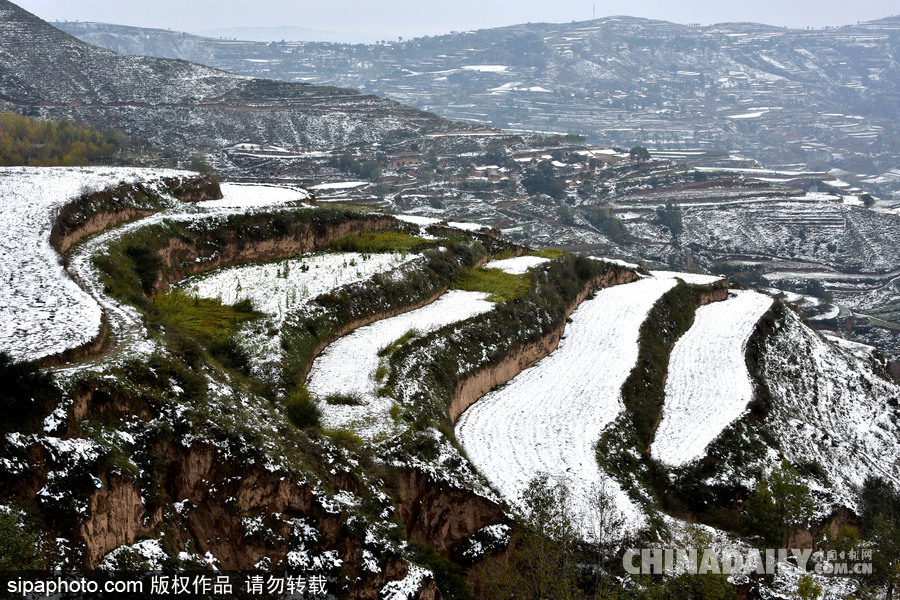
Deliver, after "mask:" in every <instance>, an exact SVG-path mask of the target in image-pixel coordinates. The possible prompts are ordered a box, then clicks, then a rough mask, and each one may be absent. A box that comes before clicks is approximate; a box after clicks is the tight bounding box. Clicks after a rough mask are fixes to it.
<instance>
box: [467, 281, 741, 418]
mask: <svg viewBox="0 0 900 600" xmlns="http://www.w3.org/2000/svg"><path fill="white" fill-rule="evenodd" d="M637 277H638V276H637V274H636V273H635V272H634V271H630V270H626V269H613V270H610V271H608V272H607V273H605V274H603V275H601V276H598V277H595V278H593V279H591V280H590V281H588V282H587V283H586V284H585V285H584V287H583V288H582V290H581V292H579V294H578V296H577V297H576V298H575V301H574V302H572V303H571V304H570V305H569V306H568V307H567V308H566V312H565V318H566V319H568V318H569V316H570V315H571V314H572V313H573V312H575V309H576V308H578V306H579V305H580V304H581V303H582V302H583V301H584V299H585V298H587V297H588V296H589V295H590V294H592V293H594V292H595V291H596V290H598V289H601V288H605V287H610V286H613V285H619V284H622V283H629V282H631V281H634V280H636V279H637ZM726 294H727V291H726ZM565 329H566V323H565V321H563V322H562V323H560V325H559V326H558V327H557V328H556V329H554V330H553V331H551V332H550V333H549V334H548V335H546V336H544V337H543V338H541V339H540V340H538V341H537V342H532V343H528V344H522V345H520V346H518V347H516V348H514V349H513V350H512V352H510V353H509V354H508V355H507V356H506V358H505V359H503V360H502V361H500V362H498V363H497V364H493V365H489V366H487V367H485V368H483V369H480V370H478V371H476V372H475V373H472V374H470V375H469V376H467V377H465V378H464V379H462V380H461V381H460V382H459V383H458V384H457V386H456V391H455V393H454V394H453V399H452V400H451V402H450V419H451V420H452V421H453V422H456V419H457V418H459V416H460V415H461V414H463V412H465V410H466V409H467V408H469V407H470V406H471V405H472V404H473V403H474V402H475V401H476V400H478V399H479V398H481V397H482V396H483V395H485V394H486V393H487V392H489V391H490V390H491V389H493V388H494V387H496V386H498V385H503V384H504V383H506V382H507V381H509V380H510V379H512V378H513V377H515V376H516V375H518V374H519V373H521V372H522V371H524V370H525V369H527V368H528V367H530V366H531V365H533V364H535V363H536V362H538V361H539V360H541V359H542V358H544V357H545V356H547V355H548V354H550V353H551V352H553V351H554V350H556V348H557V346H559V341H560V340H561V339H562V336H563V333H565Z"/></svg>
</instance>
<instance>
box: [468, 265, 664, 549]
mask: <svg viewBox="0 0 900 600" xmlns="http://www.w3.org/2000/svg"><path fill="white" fill-rule="evenodd" d="M676 283H677V282H676V280H675V279H672V278H657V277H650V278H646V279H642V280H640V281H637V282H634V283H629V284H624V285H618V286H614V287H610V288H607V289H604V290H601V291H599V292H597V294H596V295H595V296H594V298H593V299H590V300H587V301H585V302H584V303H582V305H581V306H580V307H579V308H578V309H577V310H576V311H575V312H574V313H573V314H572V322H571V324H570V325H568V327H567V329H566V335H565V337H564V338H563V340H562V341H561V342H560V345H559V348H558V349H557V350H556V351H555V352H553V353H552V354H550V355H549V356H548V357H547V358H545V359H544V360H542V361H540V362H539V363H537V364H536V365H534V366H533V367H531V368H529V369H526V370H525V371H523V372H522V373H520V374H519V375H518V376H517V377H515V378H514V379H513V380H512V381H510V382H509V383H508V384H507V385H506V386H504V387H502V388H500V389H498V390H496V391H493V392H490V393H489V394H487V395H485V396H484V397H483V398H481V399H480V400H479V401H478V402H476V403H475V404H473V405H472V406H471V407H470V408H469V409H468V410H467V411H466V412H465V413H463V415H462V416H461V417H460V420H459V422H458V423H457V426H456V435H457V439H459V441H460V442H461V443H462V445H463V447H464V448H465V450H466V453H467V454H468V456H469V458H470V459H471V461H472V462H473V464H474V465H475V466H476V468H477V469H478V470H479V471H480V472H481V473H482V474H483V475H484V476H485V477H487V479H488V480H489V481H490V482H491V484H492V485H493V486H494V487H495V488H496V489H497V491H498V492H499V493H500V494H501V495H502V496H503V497H504V498H505V499H506V500H507V501H509V502H510V503H512V504H513V505H515V504H517V501H518V499H519V496H520V494H521V493H522V491H523V490H524V489H525V487H526V485H527V484H528V482H529V480H531V479H532V478H534V477H535V476H536V475H538V474H539V473H541V472H546V473H548V474H549V475H550V476H551V477H553V478H554V479H557V480H560V481H562V482H564V483H565V484H566V486H567V487H568V489H569V491H570V492H571V496H572V498H573V511H574V512H573V517H574V521H575V522H577V523H580V524H581V525H582V527H583V529H582V531H583V532H587V530H588V528H589V524H588V521H589V519H590V510H591V509H590V506H589V503H588V498H589V494H590V493H591V491H592V490H594V489H597V488H598V487H600V486H603V485H605V486H606V488H607V489H611V490H613V493H614V495H615V500H616V504H617V506H618V508H619V510H620V511H621V512H622V513H623V516H624V517H625V518H626V526H627V527H634V526H636V525H640V524H641V523H642V521H643V517H642V516H641V513H640V511H639V509H638V508H637V507H636V506H635V505H633V504H632V502H631V500H629V499H628V498H627V497H626V495H625V493H624V492H623V491H622V490H621V488H619V487H618V485H617V484H616V483H615V482H613V481H612V480H611V479H610V478H608V477H606V476H604V474H603V473H601V471H600V469H599V467H598V465H597V460H596V456H595V450H594V444H595V443H596V442H597V440H598V439H599V438H600V434H601V433H602V432H603V430H604V428H605V427H606V426H607V425H609V424H610V423H611V422H612V421H613V420H615V418H616V417H617V416H618V415H619V414H620V413H621V412H622V411H623V410H624V405H623V403H622V397H621V387H622V384H623V383H624V381H625V379H626V378H627V377H628V374H629V373H630V372H631V369H632V368H633V367H634V365H635V362H636V360H637V356H638V335H639V330H640V326H641V324H642V323H643V322H644V320H645V318H646V317H647V314H648V312H649V311H650V309H651V308H652V307H653V305H654V303H655V302H656V301H657V300H658V299H659V297H660V296H662V295H663V294H665V293H666V292H667V291H669V290H670V289H671V288H673V287H674V286H675V285H676Z"/></svg>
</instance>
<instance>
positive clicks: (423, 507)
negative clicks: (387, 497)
mask: <svg viewBox="0 0 900 600" xmlns="http://www.w3.org/2000/svg"><path fill="white" fill-rule="evenodd" d="M399 494H400V499H401V502H400V506H399V513H400V517H401V519H403V527H404V530H405V533H406V538H407V539H408V540H410V541H412V542H423V543H426V544H429V545H431V546H433V547H434V549H435V550H436V551H437V552H438V553H440V554H442V555H444V556H451V555H452V553H453V549H454V548H455V547H456V546H458V545H459V544H460V542H463V541H465V540H467V539H468V538H469V537H471V536H472V535H473V534H474V533H475V532H476V531H478V530H479V529H481V528H482V527H485V526H487V525H493V524H495V523H502V522H503V521H504V520H505V519H506V517H505V513H504V511H503V509H502V508H501V507H500V506H499V505H497V504H496V503H494V502H491V501H490V500H488V499H486V498H482V497H481V496H478V495H477V494H474V493H472V492H471V491H469V490H463V489H459V488H455V487H453V486H451V485H450V484H448V483H445V482H435V481H433V480H432V479H431V478H430V477H429V476H428V475H426V474H424V473H420V472H419V471H415V470H407V471H405V472H404V473H402V474H401V476H400V481H399Z"/></svg>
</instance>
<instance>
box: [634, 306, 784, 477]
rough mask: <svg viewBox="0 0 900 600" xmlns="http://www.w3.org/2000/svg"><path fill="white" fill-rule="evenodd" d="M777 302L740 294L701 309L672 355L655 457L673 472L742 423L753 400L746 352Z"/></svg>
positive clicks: (656, 440)
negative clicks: (763, 318)
mask: <svg viewBox="0 0 900 600" xmlns="http://www.w3.org/2000/svg"><path fill="white" fill-rule="evenodd" d="M771 305H772V298H770V297H769V296H765V295H763V294H759V293H756V292H747V291H737V292H733V295H732V296H731V297H730V298H728V300H725V301H724V302H714V303H712V304H708V305H706V306H701V307H700V308H698V309H697V312H696V314H695V316H694V323H693V324H692V325H691V328H690V329H689V330H688V332H687V333H686V334H684V336H682V338H681V339H680V340H678V342H676V344H675V347H674V348H673V349H672V355H671V357H670V358H669V374H668V378H667V379H666V400H665V404H664V405H663V416H662V421H661V422H660V425H659V428H658V429H657V430H656V437H655V439H654V441H653V446H652V451H651V454H652V456H653V458H655V459H657V460H660V461H662V462H664V463H665V464H668V465H672V466H681V465H684V464H686V463H689V462H691V461H693V460H697V459H699V458H702V457H703V454H704V450H705V448H706V446H707V445H708V444H709V443H710V442H711V441H713V440H714V439H715V438H716V437H717V436H718V435H719V434H720V433H721V432H722V431H723V430H724V429H725V428H726V427H727V426H728V425H729V424H731V423H732V422H733V421H734V420H735V419H737V418H738V417H740V416H741V415H742V414H743V413H744V412H745V411H746V409H747V403H749V402H750V400H751V399H752V398H753V386H752V384H751V382H750V375H749V374H748V372H747V365H746V362H745V360H744V350H745V348H746V345H747V340H748V339H749V337H750V334H751V333H753V328H754V326H755V325H756V322H757V321H758V320H759V318H760V317H761V316H762V315H763V314H764V313H765V312H766V311H767V310H768V309H769V307H770V306H771Z"/></svg>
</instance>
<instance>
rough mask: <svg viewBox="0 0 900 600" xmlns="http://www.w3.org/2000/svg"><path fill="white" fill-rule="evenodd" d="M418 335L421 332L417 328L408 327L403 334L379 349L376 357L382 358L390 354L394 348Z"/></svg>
mask: <svg viewBox="0 0 900 600" xmlns="http://www.w3.org/2000/svg"><path fill="white" fill-rule="evenodd" d="M419 335H421V334H420V333H419V331H418V330H417V329H415V328H413V329H410V330H409V331H407V332H406V333H404V334H403V335H401V336H400V337H398V338H397V339H396V340H394V341H393V342H391V343H390V344H388V345H387V346H385V347H384V348H382V349H381V350H379V351H378V357H379V358H384V357H385V356H388V355H390V354H391V353H392V352H393V351H394V350H396V349H397V348H399V347H400V346H402V345H403V344H405V343H406V342H408V341H410V340H411V339H413V338H415V337H418V336H419Z"/></svg>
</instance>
